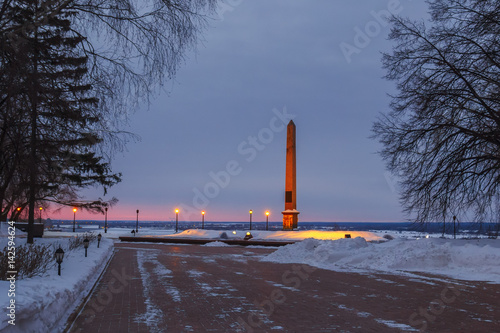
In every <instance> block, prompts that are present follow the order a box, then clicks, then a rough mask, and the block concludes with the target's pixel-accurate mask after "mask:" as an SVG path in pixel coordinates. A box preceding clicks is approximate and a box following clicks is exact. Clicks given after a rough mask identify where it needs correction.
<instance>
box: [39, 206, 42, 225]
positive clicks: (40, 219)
mask: <svg viewBox="0 0 500 333" xmlns="http://www.w3.org/2000/svg"><path fill="white" fill-rule="evenodd" d="M39 209H40V224H42V210H43V207H40V208H39Z"/></svg>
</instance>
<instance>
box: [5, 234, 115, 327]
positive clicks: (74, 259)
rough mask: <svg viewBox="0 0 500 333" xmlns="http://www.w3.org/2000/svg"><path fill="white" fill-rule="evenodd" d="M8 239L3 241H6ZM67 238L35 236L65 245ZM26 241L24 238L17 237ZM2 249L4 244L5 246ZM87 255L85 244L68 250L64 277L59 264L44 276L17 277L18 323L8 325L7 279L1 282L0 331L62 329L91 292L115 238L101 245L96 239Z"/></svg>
mask: <svg viewBox="0 0 500 333" xmlns="http://www.w3.org/2000/svg"><path fill="white" fill-rule="evenodd" d="M4 240H5V239H2V240H1V241H0V244H3V243H4V242H3V241H4ZM66 241H67V240H66V239H44V238H42V239H35V243H37V244H47V243H51V242H53V243H55V244H58V243H60V244H64V243H65V242H66ZM17 242H19V243H20V242H22V243H23V244H24V243H25V241H24V240H20V239H16V243H17ZM2 248H3V246H2ZM87 251H88V256H87V258H85V252H84V249H83V247H82V248H81V249H80V248H79V249H75V250H73V251H71V252H66V253H65V255H64V260H63V263H62V264H61V276H59V275H57V266H55V267H53V269H51V270H50V271H49V272H47V274H46V275H45V276H43V277H33V278H29V279H23V280H17V281H16V290H15V297H14V299H15V305H16V321H15V324H16V325H15V326H12V325H10V324H8V322H7V320H6V318H8V317H7V316H6V314H7V312H6V311H7V310H6V307H7V306H8V304H9V300H10V299H9V298H8V297H7V293H8V290H9V282H8V281H0V295H2V297H1V299H0V307H1V308H2V309H4V310H3V311H2V317H3V318H2V320H1V321H0V332H9V333H10V332H12V333H16V332H23V333H28V332H62V330H63V328H64V325H65V324H66V320H67V318H68V317H69V315H70V314H71V312H72V311H74V309H75V308H76V307H77V306H78V305H79V304H80V302H81V301H82V300H83V298H84V297H86V296H87V295H88V293H89V292H90V289H91V288H92V287H93V285H94V283H95V281H96V280H97V278H98V277H99V274H100V273H101V271H102V270H103V268H104V266H105V264H106V263H107V261H108V260H107V259H108V258H109V257H110V256H111V254H112V253H113V241H112V240H110V239H106V238H104V237H103V239H102V240H101V244H100V247H99V248H97V242H93V243H91V244H90V246H89V248H88V250H87Z"/></svg>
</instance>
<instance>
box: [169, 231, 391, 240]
mask: <svg viewBox="0 0 500 333" xmlns="http://www.w3.org/2000/svg"><path fill="white" fill-rule="evenodd" d="M247 232H250V233H251V235H252V240H259V241H266V240H267V241H276V240H283V241H287V240H290V241H301V240H304V239H308V238H315V239H324V240H325V239H328V240H335V239H340V238H345V235H346V234H349V235H351V237H352V238H355V237H363V238H364V239H366V240H367V241H370V242H373V241H385V240H386V239H384V238H383V237H381V236H379V235H377V234H375V233H373V232H368V231H318V230H304V231H262V230H251V231H248V230H245V231H242V230H234V231H229V230H226V231H224V230H206V229H203V230H202V229H189V230H185V231H183V232H180V233H177V234H172V235H165V237H179V238H201V239H221V238H222V239H224V238H226V236H227V239H243V238H244V237H245V235H246V233H247ZM223 234H225V236H223Z"/></svg>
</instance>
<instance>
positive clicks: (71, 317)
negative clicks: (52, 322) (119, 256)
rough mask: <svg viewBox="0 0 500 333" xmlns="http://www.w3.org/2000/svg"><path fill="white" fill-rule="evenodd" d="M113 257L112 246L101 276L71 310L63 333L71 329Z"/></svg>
mask: <svg viewBox="0 0 500 333" xmlns="http://www.w3.org/2000/svg"><path fill="white" fill-rule="evenodd" d="M114 256H115V250H114V245H113V253H112V254H111V255H110V256H109V259H108V261H107V262H106V264H105V265H104V267H103V269H102V271H101V274H99V277H98V278H97V279H96V280H95V283H94V285H93V286H92V288H91V289H90V291H89V293H88V294H87V296H85V298H84V299H83V300H82V301H81V302H80V305H78V306H77V308H76V309H75V310H73V312H71V314H70V315H69V317H68V319H67V320H66V325H65V326H64V329H63V332H69V331H70V330H71V328H72V327H73V324H74V322H75V319H76V318H77V317H78V315H79V314H80V312H81V311H82V309H83V307H84V306H85V305H86V304H87V302H88V300H89V298H90V296H91V295H92V294H93V293H94V289H95V287H96V286H97V284H98V283H99V281H101V278H102V275H103V274H104V272H105V271H106V269H107V268H108V266H109V263H110V262H111V259H113V257H114Z"/></svg>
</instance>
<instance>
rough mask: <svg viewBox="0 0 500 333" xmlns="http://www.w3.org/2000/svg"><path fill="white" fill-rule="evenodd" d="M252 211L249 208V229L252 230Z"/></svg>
mask: <svg viewBox="0 0 500 333" xmlns="http://www.w3.org/2000/svg"><path fill="white" fill-rule="evenodd" d="M252 213H253V210H251V209H250V230H252Z"/></svg>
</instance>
